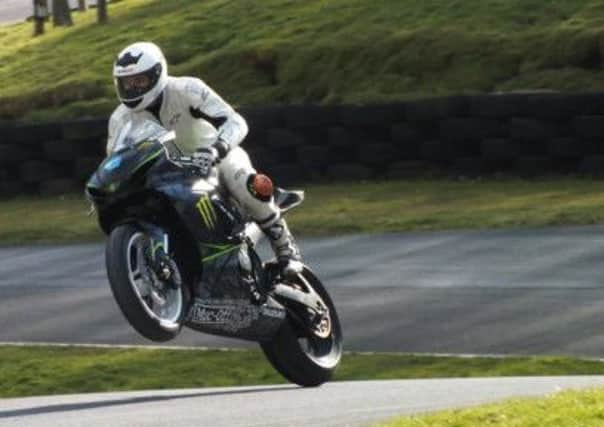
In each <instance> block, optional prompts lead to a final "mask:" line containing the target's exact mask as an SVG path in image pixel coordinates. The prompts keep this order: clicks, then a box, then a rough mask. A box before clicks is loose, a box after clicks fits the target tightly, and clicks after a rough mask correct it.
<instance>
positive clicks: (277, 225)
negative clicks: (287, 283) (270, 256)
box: [263, 218, 304, 277]
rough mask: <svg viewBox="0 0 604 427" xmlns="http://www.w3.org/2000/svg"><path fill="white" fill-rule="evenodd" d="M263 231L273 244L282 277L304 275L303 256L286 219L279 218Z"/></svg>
mask: <svg viewBox="0 0 604 427" xmlns="http://www.w3.org/2000/svg"><path fill="white" fill-rule="evenodd" d="M263 231H264V233H265V234H266V236H267V237H268V239H269V241H270V242H271V246H272V248H273V251H274V252H275V256H276V257H277V261H278V263H279V270H280V273H281V275H282V276H284V277H292V276H295V275H296V274H300V273H302V270H303V268H304V264H303V263H302V255H301V254H300V249H299V248H298V245H297V244H296V242H295V240H294V237H293V236H292V234H291V232H290V231H289V227H288V226H287V223H286V222H285V219H283V218H279V219H278V220H277V221H275V222H273V223H272V224H271V225H270V226H268V227H266V228H263Z"/></svg>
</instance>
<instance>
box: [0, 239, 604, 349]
mask: <svg viewBox="0 0 604 427" xmlns="http://www.w3.org/2000/svg"><path fill="white" fill-rule="evenodd" d="M301 246H302V248H303V252H304V253H305V255H306V260H307V261H308V262H309V264H310V265H311V266H313V267H314V268H315V270H316V271H317V272H318V274H319V275H320V277H322V278H323V280H324V282H325V283H326V285H327V287H328V289H329V290H330V292H331V293H332V296H333V298H334V300H335V302H336V305H337V307H338V309H339V312H340V317H341V319H342V323H343V328H344V334H345V340H346V346H345V347H346V349H347V350H364V351H401V352H437V353H481V354H484V353H496V354H569V355H582V356H595V357H604V288H603V286H602V280H603V279H602V272H603V270H604V227H572V228H544V229H535V230H527V229H519V230H513V231H460V232H444V233H442V232H439V233H409V234H398V235H383V236H348V237H341V238H330V239H306V240H304V239H303V240H302V241H301ZM0 341H44V342H48V341H52V342H74V343H104V344H148V343H149V342H148V341H146V340H144V339H142V338H140V337H138V336H137V334H136V333H135V332H134V331H133V330H132V329H131V328H130V327H129V325H128V324H127V323H126V322H125V320H124V319H123V317H122V315H121V313H120V312H119V310H118V308H117V305H116V304H115V302H114V301H113V299H112V296H111V294H110V290H109V287H108V284H107V280H106V275H105V271H104V257H103V247H102V245H99V244H95V245H83V246H70V247H42V248H40V247H38V248H4V249H0ZM172 343H173V344H178V345H199V346H212V347H214V346H229V347H232V346H241V345H244V346H245V345H248V346H249V345H254V344H253V343H251V344H248V343H245V342H241V341H235V340H230V339H223V338H219V337H212V336H209V335H203V334H199V333H196V332H193V331H190V330H185V331H184V332H183V333H182V334H181V335H180V337H179V338H178V339H176V340H175V341H173V342H172Z"/></svg>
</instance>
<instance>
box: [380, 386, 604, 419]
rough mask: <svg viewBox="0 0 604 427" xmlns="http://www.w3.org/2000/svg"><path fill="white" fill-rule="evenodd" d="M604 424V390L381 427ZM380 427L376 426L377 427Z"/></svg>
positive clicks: (462, 411)
mask: <svg viewBox="0 0 604 427" xmlns="http://www.w3.org/2000/svg"><path fill="white" fill-rule="evenodd" d="M603 424H604V390H601V389H600V390H596V389H594V390H585V391H567V392H563V393H559V394H555V395H553V396H550V397H547V398H542V399H516V400H509V401H506V402H503V403H498V404H494V405H485V406H480V407H477V408H471V409H464V410H453V411H445V412H440V413H437V414H432V415H422V416H414V417H405V418H398V419H395V420H392V421H390V422H387V423H384V424H379V425H378V426H379V427H425V426H433V427H484V426H489V427H541V426H556V427H578V426H580V427H596V426H598V427H599V426H602V425H603ZM376 427H377V426H376Z"/></svg>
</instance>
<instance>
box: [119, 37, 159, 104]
mask: <svg viewBox="0 0 604 427" xmlns="http://www.w3.org/2000/svg"><path fill="white" fill-rule="evenodd" d="M113 82H114V84H115V90H116V91H117V96H118V98H119V99H120V101H122V103H123V104H124V105H125V106H126V107H128V108H130V109H131V110H134V111H141V110H144V109H145V108H147V107H148V106H149V105H151V104H152V103H153V101H155V99H157V97H158V96H159V95H160V94H161V93H162V92H163V90H164V89H165V87H166V84H167V82H168V64H167V63H166V58H165V57H164V54H163V53H162V51H161V49H160V48H159V47H158V46H157V45H155V44H153V43H149V42H139V43H134V44H131V45H130V46H128V47H127V48H125V49H124V50H122V51H121V52H120V54H119V55H118V56H117V59H116V60H115V63H114V64H113Z"/></svg>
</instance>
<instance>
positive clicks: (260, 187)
mask: <svg viewBox="0 0 604 427" xmlns="http://www.w3.org/2000/svg"><path fill="white" fill-rule="evenodd" d="M247 190H248V192H249V193H250V194H251V195H252V197H254V198H255V199H258V200H260V201H262V202H269V201H270V200H271V199H272V197H273V192H274V191H275V187H274V185H273V181H272V180H271V179H270V178H269V177H268V176H266V175H264V174H261V173H253V174H250V176H248V178H247Z"/></svg>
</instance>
